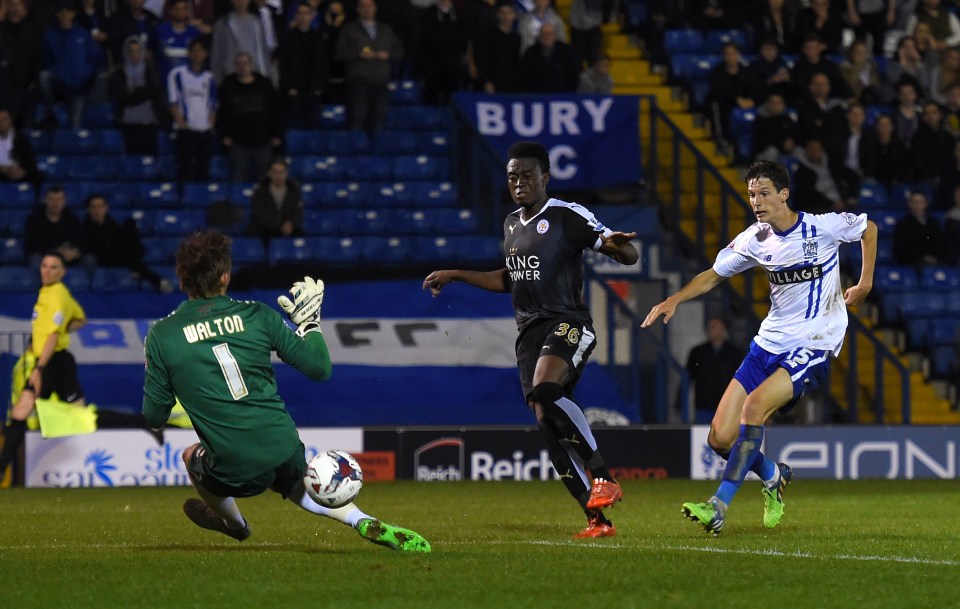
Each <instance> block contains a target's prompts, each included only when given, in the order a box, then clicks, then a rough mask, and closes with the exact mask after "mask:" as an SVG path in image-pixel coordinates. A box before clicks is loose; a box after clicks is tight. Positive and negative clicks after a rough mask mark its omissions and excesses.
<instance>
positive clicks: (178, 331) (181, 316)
mask: <svg viewBox="0 0 960 609" xmlns="http://www.w3.org/2000/svg"><path fill="white" fill-rule="evenodd" d="M144 350H145V352H146V360H147V365H146V378H145V379H144V385H143V414H144V416H145V417H146V419H147V421H148V422H149V423H150V425H152V426H154V427H159V426H161V425H163V424H164V422H165V421H166V420H167V417H168V416H169V414H170V410H171V408H173V405H174V401H175V398H179V399H180V402H181V403H182V404H183V407H184V409H186V411H187V413H188V414H189V415H190V420H191V421H192V422H193V425H194V428H195V429H196V432H197V435H198V436H199V437H200V442H201V444H202V445H203V447H204V448H205V449H206V450H207V456H208V458H209V463H211V464H212V470H213V473H214V474H215V475H216V476H217V477H218V478H219V479H221V480H222V481H224V482H228V483H235V482H243V481H246V480H249V479H251V478H253V477H256V476H259V475H261V474H263V473H265V472H267V471H269V470H271V469H273V468H274V467H276V466H277V465H279V464H281V463H283V462H284V461H286V460H287V459H289V458H290V455H291V454H293V452H294V450H295V449H296V447H297V446H299V445H300V438H299V435H298V434H297V429H296V426H295V425H294V422H293V419H291V418H290V415H289V414H288V413H287V410H286V407H285V406H284V403H283V400H282V399H280V396H279V395H277V381H276V377H275V375H274V371H273V366H272V365H271V363H270V355H271V352H274V351H275V352H276V353H277V355H278V356H279V357H280V359H281V360H283V361H284V362H286V363H288V364H290V365H292V366H294V367H295V368H296V369H297V370H299V371H300V372H302V373H303V374H305V375H306V376H307V377H309V378H311V379H314V380H324V379H327V378H329V377H330V372H331V366H330V353H329V351H328V350H327V344H326V341H324V339H323V335H322V334H320V333H319V332H308V333H307V334H306V336H305V337H304V338H302V339H301V338H300V337H298V336H297V335H296V334H295V333H294V332H293V331H292V330H291V329H290V328H289V327H288V326H287V324H286V323H284V321H283V318H281V316H280V314H279V313H278V312H277V311H275V310H273V309H271V308H270V307H269V306H267V305H265V304H263V303H261V302H252V301H238V300H233V299H231V298H229V297H227V296H217V297H214V298H203V299H193V300H187V301H184V302H183V303H181V304H180V306H179V307H177V309H176V310H175V311H174V312H173V313H171V314H170V315H168V316H167V317H165V318H164V319H161V320H160V321H158V322H157V323H156V324H155V325H154V326H153V327H152V328H151V329H150V332H149V333H148V334H147V338H146V342H145V346H144Z"/></svg>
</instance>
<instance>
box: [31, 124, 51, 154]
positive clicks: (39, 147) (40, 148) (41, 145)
mask: <svg viewBox="0 0 960 609" xmlns="http://www.w3.org/2000/svg"><path fill="white" fill-rule="evenodd" d="M24 135H26V136H27V139H28V140H30V146H32V147H33V153H34V154H36V155H41V156H42V155H45V154H52V153H53V133H52V132H51V131H44V130H42V129H31V130H30V131H27V132H26V133H24Z"/></svg>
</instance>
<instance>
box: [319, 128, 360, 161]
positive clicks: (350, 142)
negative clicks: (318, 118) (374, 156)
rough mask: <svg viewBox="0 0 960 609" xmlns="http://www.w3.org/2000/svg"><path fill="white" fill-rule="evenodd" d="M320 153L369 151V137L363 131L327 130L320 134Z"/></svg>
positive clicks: (334, 153) (348, 153) (342, 153)
mask: <svg viewBox="0 0 960 609" xmlns="http://www.w3.org/2000/svg"><path fill="white" fill-rule="evenodd" d="M321 141H322V143H323V147H322V148H321V149H320V150H321V152H320V154H331V155H334V156H336V155H353V154H367V153H368V152H370V137H369V136H368V135H367V133H366V132H365V131H328V132H325V133H323V134H321Z"/></svg>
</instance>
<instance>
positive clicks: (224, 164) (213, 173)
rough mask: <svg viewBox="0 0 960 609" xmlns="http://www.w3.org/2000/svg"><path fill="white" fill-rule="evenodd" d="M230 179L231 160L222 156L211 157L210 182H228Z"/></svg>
mask: <svg viewBox="0 0 960 609" xmlns="http://www.w3.org/2000/svg"><path fill="white" fill-rule="evenodd" d="M229 179H230V159H228V158H227V157H225V156H224V155H222V154H215V155H213V156H212V157H210V181H211V182H226V181H227V180H229Z"/></svg>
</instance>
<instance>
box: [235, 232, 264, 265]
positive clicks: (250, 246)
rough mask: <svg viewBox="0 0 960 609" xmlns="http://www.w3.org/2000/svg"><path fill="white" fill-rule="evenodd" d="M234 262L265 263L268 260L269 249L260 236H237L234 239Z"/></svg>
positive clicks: (239, 263) (240, 263)
mask: <svg viewBox="0 0 960 609" xmlns="http://www.w3.org/2000/svg"><path fill="white" fill-rule="evenodd" d="M232 253H233V262H234V264H238V265H243V264H263V263H264V262H266V260H267V251H266V249H265V248H264V247H263V241H262V240H261V239H260V237H235V238H234V239H233V249H232Z"/></svg>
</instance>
